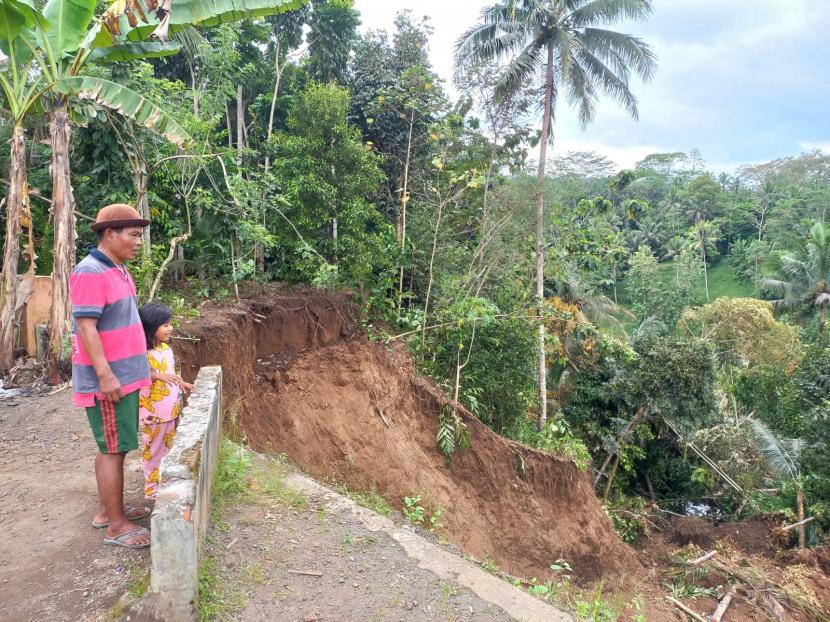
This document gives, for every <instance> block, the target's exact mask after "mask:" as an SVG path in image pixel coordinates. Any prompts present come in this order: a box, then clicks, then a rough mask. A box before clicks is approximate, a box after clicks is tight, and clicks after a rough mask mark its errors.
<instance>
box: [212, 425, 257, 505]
mask: <svg viewBox="0 0 830 622" xmlns="http://www.w3.org/2000/svg"><path fill="white" fill-rule="evenodd" d="M250 474H251V452H250V451H248V450H247V449H245V447H243V446H242V445H237V444H236V443H234V442H233V441H230V440H228V439H224V440H223V441H222V446H221V447H220V449H219V464H218V465H217V467H216V479H215V481H214V485H213V495H214V501H215V502H217V504H218V505H221V504H222V503H224V502H226V501H228V500H230V499H233V498H235V497H239V496H241V495H244V494H245V493H246V492H247V490H248V485H249V479H250Z"/></svg>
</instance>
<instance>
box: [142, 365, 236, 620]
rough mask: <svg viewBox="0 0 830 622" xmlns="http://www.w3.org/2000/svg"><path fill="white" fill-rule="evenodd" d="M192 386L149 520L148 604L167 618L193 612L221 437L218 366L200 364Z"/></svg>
mask: <svg viewBox="0 0 830 622" xmlns="http://www.w3.org/2000/svg"><path fill="white" fill-rule="evenodd" d="M195 385H196V387H195V389H194V391H193V393H192V394H191V396H190V399H189V401H188V404H187V406H186V407H185V408H184V410H183V412H182V415H181V420H180V422H179V427H178V430H177V433H176V440H175V442H174V444H173V449H172V450H171V451H170V454H168V455H167V457H165V458H164V460H163V461H162V463H161V486H160V487H159V493H158V498H157V500H156V507H155V510H154V511H153V516H152V518H151V532H152V544H151V547H150V551H151V557H152V569H151V571H150V589H149V591H148V594H147V601H148V602H147V603H146V605H148V606H150V607H151V609H152V610H153V614H154V615H155V616H157V617H158V619H163V620H166V621H168V622H178V621H180V620H188V621H189V620H194V619H195V616H196V605H197V599H198V595H199V592H198V590H199V581H198V575H199V561H200V559H201V555H202V547H203V544H204V540H205V533H206V532H207V528H208V524H209V521H210V500H211V493H212V490H213V481H214V476H215V474H216V466H217V464H218V461H219V444H220V441H221V436H222V368H221V367H203V368H202V369H201V370H200V371H199V375H198V376H197V378H196V383H195Z"/></svg>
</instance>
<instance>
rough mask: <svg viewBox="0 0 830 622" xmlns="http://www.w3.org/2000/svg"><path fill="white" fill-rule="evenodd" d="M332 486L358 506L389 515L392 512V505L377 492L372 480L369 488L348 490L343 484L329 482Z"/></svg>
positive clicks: (382, 514)
mask: <svg viewBox="0 0 830 622" xmlns="http://www.w3.org/2000/svg"><path fill="white" fill-rule="evenodd" d="M331 485H332V487H333V488H334V489H335V490H336V491H337V492H338V493H340V494H341V495H343V496H344V497H348V498H349V499H351V500H352V501H354V502H355V503H357V504H358V505H359V506H362V507H364V508H366V509H368V510H372V511H373V512H375V513H377V514H380V515H381V516H389V515H390V514H391V513H392V506H390V505H389V502H388V501H387V500H386V499H384V498H383V497H382V496H381V495H380V493H378V491H377V488H376V487H375V484H374V482H372V487H371V489H370V490H349V489H348V488H347V487H346V485H345V484H339V483H337V482H331Z"/></svg>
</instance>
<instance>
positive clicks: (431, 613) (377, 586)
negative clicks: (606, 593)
mask: <svg viewBox="0 0 830 622" xmlns="http://www.w3.org/2000/svg"><path fill="white" fill-rule="evenodd" d="M274 468H282V469H284V468H285V467H276V466H274ZM296 477H298V476H289V478H287V479H289V480H290V479H293V478H296ZM299 477H301V476H299ZM285 481H286V480H283V483H281V484H278V485H276V486H274V485H273V484H272V485H266V486H262V487H261V488H260V485H259V483H256V484H255V485H254V487H255V488H257V490H255V491H252V493H251V494H249V495H246V498H245V500H244V501H242V502H238V503H235V504H229V505H226V506H225V507H224V508H223V509H222V510H221V511H220V512H217V514H218V516H217V519H218V520H215V521H214V524H213V526H212V528H211V530H210V533H209V536H208V542H209V544H208V547H207V551H206V552H207V554H208V556H209V558H210V559H209V567H212V569H213V580H212V586H213V587H214V590H215V591H214V593H213V596H212V597H211V598H209V599H208V600H207V601H205V602H204V603H203V607H205V606H206V607H207V608H208V609H209V610H210V611H211V612H212V615H214V616H215V617H216V618H217V619H233V620H240V621H243V622H265V621H286V622H287V621H298V622H318V621H319V622H329V621H338V622H351V621H354V622H358V621H359V622H366V621H373V622H379V621H381V620H388V621H413V622H415V621H419V622H420V621H436V622H438V621H441V622H444V621H459V622H461V621H464V622H507V621H508V620H513V619H514V618H513V617H511V616H510V615H508V614H507V613H505V612H504V611H503V610H502V609H500V608H499V607H497V606H494V605H492V604H490V603H488V602H486V601H485V600H483V599H482V598H480V597H479V596H477V595H476V594H474V593H473V592H472V591H471V590H469V589H466V588H464V587H461V586H459V584H458V583H457V582H456V581H455V580H453V578H450V579H447V578H440V577H439V576H437V575H436V574H434V573H433V572H431V571H430V570H427V569H425V568H423V567H422V564H419V563H418V561H417V560H415V559H413V558H412V556H411V555H410V554H408V552H407V551H406V550H405V549H404V547H403V546H401V544H400V543H399V542H398V541H396V539H393V537H392V536H390V535H389V534H388V533H385V532H382V531H378V530H377V529H374V528H370V526H367V525H366V522H365V520H363V519H362V518H361V516H360V515H359V514H355V513H354V512H352V511H351V510H350V509H349V508H348V507H347V506H348V505H349V503H350V502H349V501H348V500H345V499H343V501H345V504H340V503H336V504H335V505H334V506H333V505H332V503H331V498H332V496H333V493H331V491H328V489H325V490H326V492H325V493H323V494H320V493H319V490H320V489H321V488H320V487H319V486H317V485H316V484H312V486H315V487H316V488H315V489H312V490H311V491H307V492H305V493H297V492H296V487H295V486H292V485H286V484H285V483H284V482H285ZM360 511H361V512H363V510H362V509H360ZM407 529H409V528H407ZM410 531H411V530H410ZM412 535H413V536H414V535H415V534H414V533H413V534H412ZM427 546H429V545H427ZM458 561H459V562H460V563H464V562H463V561H462V560H460V559H459V560H458ZM454 576H455V575H454ZM501 583H503V582H501ZM504 586H505V588H507V589H511V588H510V587H509V586H507V584H504ZM516 591H517V590H516ZM547 619H551V620H553V619H556V618H547Z"/></svg>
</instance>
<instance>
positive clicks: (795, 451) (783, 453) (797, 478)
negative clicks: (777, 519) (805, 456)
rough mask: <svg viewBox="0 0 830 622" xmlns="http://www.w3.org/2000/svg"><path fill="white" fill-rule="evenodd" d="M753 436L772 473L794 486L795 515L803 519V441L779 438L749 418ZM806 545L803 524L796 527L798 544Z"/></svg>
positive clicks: (755, 420) (761, 424) (805, 533)
mask: <svg viewBox="0 0 830 622" xmlns="http://www.w3.org/2000/svg"><path fill="white" fill-rule="evenodd" d="M749 423H750V425H751V426H752V431H753V433H754V437H755V439H754V440H755V447H756V449H757V450H758V452H759V453H760V454H761V456H762V457H763V459H764V463H765V464H766V465H767V468H768V469H769V470H770V471H771V472H772V474H773V475H774V476H775V477H777V478H779V479H780V480H782V481H789V482H792V485H793V487H794V488H795V493H796V498H795V504H796V508H795V510H796V516H797V517H798V521H799V522H801V521H803V520H804V484H803V480H802V477H801V463H800V456H801V452H802V451H803V450H804V447H805V443H804V441H803V440H801V439H797V438H786V439H785V438H779V437H778V436H776V435H775V434H774V433H773V432H772V430H770V429H769V428H768V427H767V426H766V425H764V424H763V423H761V422H760V421H758V420H757V419H749ZM806 545H807V530H806V529H805V528H804V525H800V526H799V528H798V546H799V547H801V548H804V547H805V546H806Z"/></svg>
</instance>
